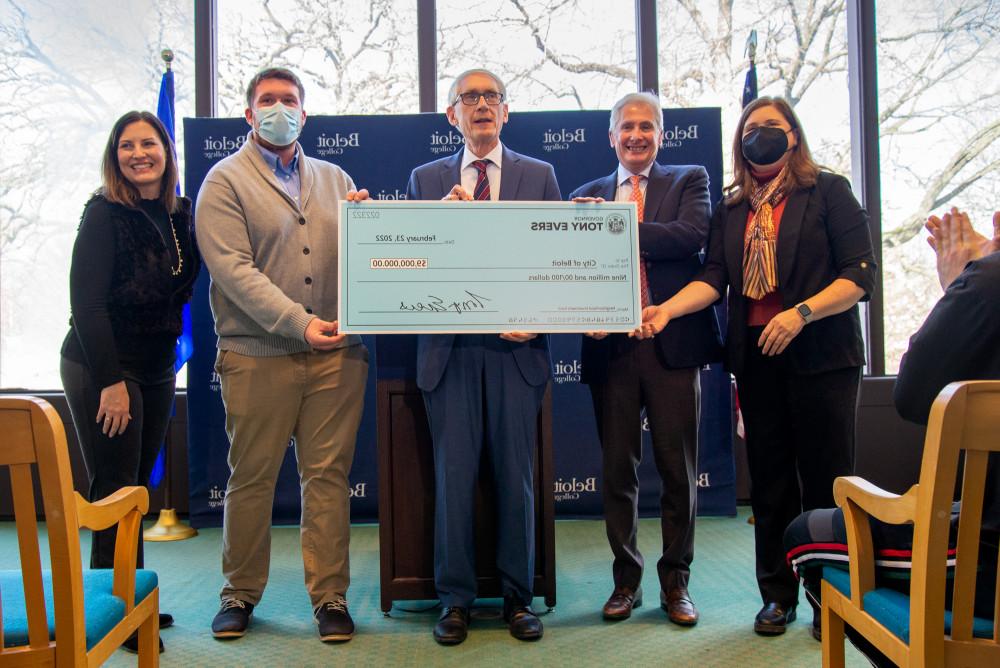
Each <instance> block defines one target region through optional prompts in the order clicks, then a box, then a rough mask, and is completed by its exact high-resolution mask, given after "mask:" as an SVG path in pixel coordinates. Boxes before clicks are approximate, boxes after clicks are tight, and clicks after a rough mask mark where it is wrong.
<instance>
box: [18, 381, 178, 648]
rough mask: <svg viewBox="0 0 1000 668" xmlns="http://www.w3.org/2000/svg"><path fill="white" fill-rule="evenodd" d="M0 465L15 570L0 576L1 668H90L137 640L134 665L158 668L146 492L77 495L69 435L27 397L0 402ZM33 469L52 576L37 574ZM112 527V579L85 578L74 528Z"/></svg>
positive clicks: (99, 573) (91, 573)
mask: <svg viewBox="0 0 1000 668" xmlns="http://www.w3.org/2000/svg"><path fill="white" fill-rule="evenodd" d="M0 465H3V466H4V467H5V468H7V469H8V470H9V472H10V483H11V491H12V495H13V506H14V515H15V519H16V523H17V539H18V547H19V550H20V557H21V568H20V570H14V571H0V594H2V608H0V667H6V666H29V665H30V666H96V665H100V664H101V663H103V662H104V660H105V659H107V658H108V657H109V656H110V655H111V654H112V652H114V651H115V650H116V649H118V647H119V646H120V645H121V644H122V642H123V641H124V640H125V639H126V638H128V637H129V636H130V635H131V634H132V633H133V632H135V631H136V630H138V634H139V665H140V666H157V665H158V664H159V652H158V642H157V636H158V633H159V617H158V614H159V589H158V587H157V578H156V573H153V572H152V571H142V570H140V571H136V568H135V560H136V549H137V547H136V546H137V542H136V541H137V536H138V531H139V529H140V528H141V520H142V515H143V514H144V513H145V512H146V510H147V509H148V507H149V494H148V492H147V491H146V489H145V488H143V487H126V488H123V489H121V490H119V491H118V492H116V493H115V494H112V495H111V496H109V497H107V498H106V499H103V500H101V501H98V502H96V503H87V502H86V501H84V499H83V498H82V497H81V496H80V495H79V494H78V493H76V492H74V491H73V484H72V475H71V472H70V464H69V453H68V451H67V446H66V432H65V431H64V429H63V425H62V421H61V420H60V419H59V415H58V414H57V413H56V411H55V409H53V408H52V406H50V405H49V404H48V403H46V402H45V401H43V400H41V399H37V398H33V397H14V396H6V397H0ZM33 468H35V469H37V474H38V480H39V482H40V487H41V496H42V501H43V506H44V510H45V520H46V528H47V531H48V542H49V556H50V564H51V571H44V570H43V569H42V560H41V554H40V550H39V540H38V524H37V521H36V517H37V512H36V508H35V492H34V488H33V481H32V469H33ZM115 523H117V524H118V540H117V543H116V545H115V564H114V569H94V570H91V569H84V568H83V565H82V562H81V558H80V527H86V528H89V529H94V530H98V529H106V528H108V527H110V526H112V525H114V524H115Z"/></svg>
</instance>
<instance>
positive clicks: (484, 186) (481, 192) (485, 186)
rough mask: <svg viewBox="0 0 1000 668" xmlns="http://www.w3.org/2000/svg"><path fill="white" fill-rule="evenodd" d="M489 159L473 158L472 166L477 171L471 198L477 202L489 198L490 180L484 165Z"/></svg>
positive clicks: (488, 162)
mask: <svg viewBox="0 0 1000 668" xmlns="http://www.w3.org/2000/svg"><path fill="white" fill-rule="evenodd" d="M488 164H490V161H489V160H474V161H473V162H472V166H473V167H475V168H476V170H478V171H479V175H478V176H477V177H476V188H475V190H474V191H473V193H472V198H473V199H474V200H476V201H477V202H482V201H488V200H489V199H490V180H489V178H488V177H487V176H486V166H487V165H488Z"/></svg>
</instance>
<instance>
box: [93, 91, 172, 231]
mask: <svg viewBox="0 0 1000 668" xmlns="http://www.w3.org/2000/svg"><path fill="white" fill-rule="evenodd" d="M139 122H145V123H149V124H150V125H151V126H153V129H154V130H156V134H157V135H159V137H160V142H161V143H162V144H163V178H162V179H160V197H159V199H160V202H161V203H162V204H163V206H164V208H166V210H167V211H169V212H170V213H173V212H175V211H176V210H177V183H178V172H177V151H176V150H175V149H174V142H173V141H172V140H171V139H170V135H169V134H167V128H165V127H164V126H163V123H162V122H160V119H159V118H157V117H156V115H155V114H151V113H150V112H148V111H130V112H128V113H127V114H125V115H124V116H122V117H121V118H119V119H118V120H117V121H115V124H114V127H112V128H111V136H109V137H108V144H107V146H105V147H104V158H103V159H102V160H101V188H100V189H99V190H98V192H99V193H100V194H101V195H103V196H104V197H105V199H107V200H108V201H110V202H115V203H116V204H122V205H124V206H130V207H135V206H137V205H138V204H139V200H140V199H142V196H141V195H140V194H139V189H138V188H136V187H135V186H134V185H132V182H131V181H129V180H128V179H126V178H125V175H124V174H122V169H121V167H120V166H119V165H118V142H119V141H121V138H122V134H124V133H125V128H127V127H128V126H130V125H132V124H133V123H139Z"/></svg>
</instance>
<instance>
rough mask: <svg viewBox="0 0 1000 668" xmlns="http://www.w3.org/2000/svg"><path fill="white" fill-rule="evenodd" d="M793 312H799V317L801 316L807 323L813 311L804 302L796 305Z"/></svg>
mask: <svg viewBox="0 0 1000 668" xmlns="http://www.w3.org/2000/svg"><path fill="white" fill-rule="evenodd" d="M795 310H796V311H798V312H799V315H801V316H802V319H803V320H805V321H806V322H807V323H808V322H810V321H811V320H812V317H813V311H812V309H811V308H809V307H808V306H807V305H806V303H805V302H802V303H801V304H796V305H795Z"/></svg>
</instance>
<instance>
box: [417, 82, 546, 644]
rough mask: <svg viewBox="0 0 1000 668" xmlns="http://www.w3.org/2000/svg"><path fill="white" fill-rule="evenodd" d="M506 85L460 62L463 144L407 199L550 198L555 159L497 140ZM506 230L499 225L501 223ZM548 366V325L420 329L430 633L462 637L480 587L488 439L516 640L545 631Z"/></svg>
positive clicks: (455, 118)
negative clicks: (543, 330)
mask: <svg viewBox="0 0 1000 668" xmlns="http://www.w3.org/2000/svg"><path fill="white" fill-rule="evenodd" d="M506 98H507V89H506V87H505V86H504V84H503V82H502V81H500V79H499V78H498V77H497V76H496V75H495V74H492V73H491V72H488V71H487V70H482V69H476V70H469V71H467V72H463V73H462V74H460V75H459V76H458V78H456V79H455V81H454V83H452V85H451V88H450V89H449V91H448V100H449V105H448V109H447V110H446V113H447V116H448V122H449V123H451V124H452V125H453V126H455V127H456V128H458V130H459V132H461V133H462V136H463V137H464V138H465V148H464V150H462V151H460V152H457V153H455V155H452V156H450V157H447V158H441V159H440V160H435V161H434V162H430V163H428V164H426V165H422V166H420V167H418V168H416V169H414V170H413V173H412V174H411V175H410V182H409V183H408V184H407V186H406V198H407V199H448V200H473V199H475V200H484V201H496V200H550V201H558V200H559V199H561V198H560V195H559V186H558V184H557V183H556V177H555V172H554V171H553V169H552V165H550V164H548V163H546V162H541V161H539V160H535V159H533V158H529V157H528V156H525V155H519V154H517V153H515V152H514V151H511V150H509V149H508V148H507V147H505V146H504V145H503V144H501V143H500V129H501V128H502V127H503V124H504V123H506V122H507V103H506ZM498 233H499V231H498ZM551 375H552V370H551V364H550V360H549V351H548V344H547V341H546V339H545V337H544V336H537V335H535V334H527V333H523V332H509V333H504V334H500V335H496V334H476V335H469V334H463V335H455V334H444V335H423V336H420V337H418V339H417V385H418V386H419V387H420V389H421V390H422V391H423V395H424V404H425V406H426V407H427V416H428V421H429V423H430V429H431V437H432V438H433V441H434V482H435V512H434V585H435V587H436V589H437V593H438V598H440V600H441V605H442V607H443V611H442V614H441V617H440V619H439V620H438V623H437V625H436V626H435V627H434V638H435V640H437V641H438V642H439V643H441V644H444V645H455V644H458V643H460V642H462V641H463V640H465V637H466V634H467V631H468V624H469V606H471V605H472V602H473V601H474V600H475V598H476V565H475V541H474V538H475V530H474V526H473V520H474V517H473V515H474V508H475V488H476V480H477V478H478V473H479V462H480V457H481V456H482V455H483V449H484V446H485V449H486V455H485V456H486V457H487V459H488V461H489V464H490V466H491V468H492V471H493V480H494V483H495V489H494V493H495V495H496V504H497V525H498V526H497V531H498V536H497V555H496V556H497V569H498V571H499V572H500V581H501V585H502V588H503V594H504V620H505V621H506V622H507V624H508V625H509V627H510V633H511V635H513V636H514V637H515V638H518V639H520V640H535V639H538V638H541V636H542V622H541V620H539V619H538V617H537V616H536V615H535V613H534V611H532V609H531V599H532V590H533V586H532V585H533V583H534V574H535V559H534V556H535V521H534V520H535V510H534V494H533V475H534V474H533V464H534V458H535V434H536V420H537V417H538V410H539V408H540V407H541V402H542V397H543V396H544V394H545V387H546V385H547V384H548V381H549V378H550V377H551Z"/></svg>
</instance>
